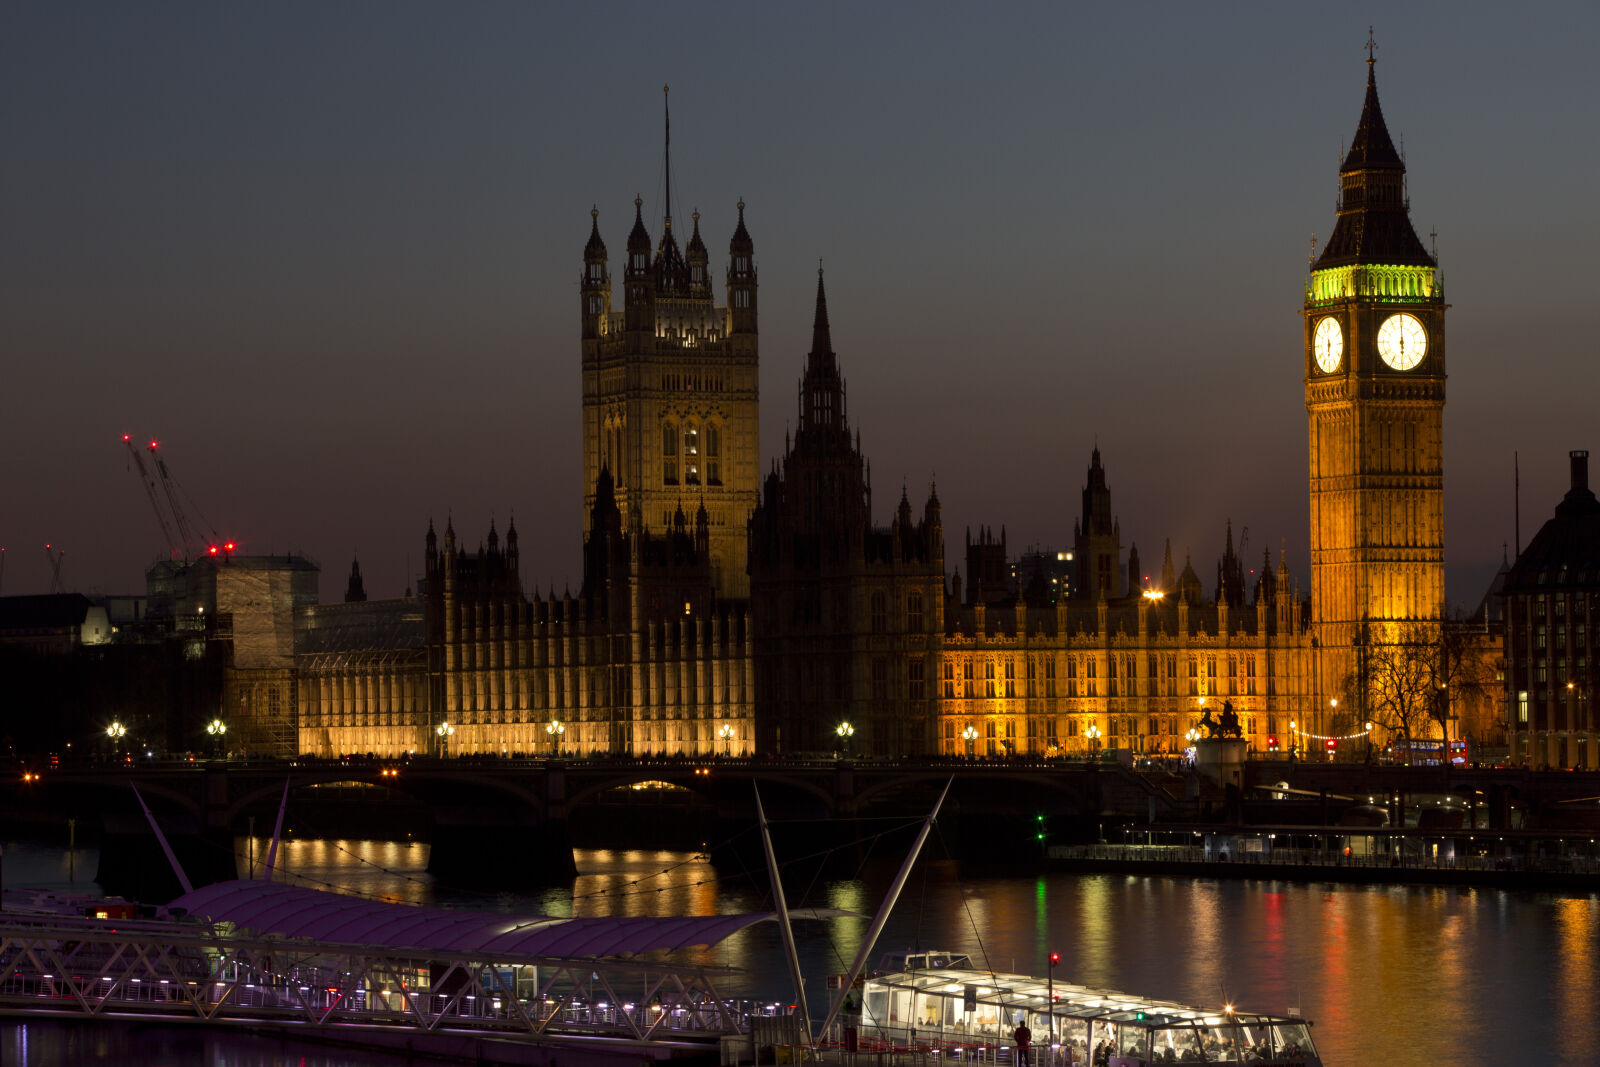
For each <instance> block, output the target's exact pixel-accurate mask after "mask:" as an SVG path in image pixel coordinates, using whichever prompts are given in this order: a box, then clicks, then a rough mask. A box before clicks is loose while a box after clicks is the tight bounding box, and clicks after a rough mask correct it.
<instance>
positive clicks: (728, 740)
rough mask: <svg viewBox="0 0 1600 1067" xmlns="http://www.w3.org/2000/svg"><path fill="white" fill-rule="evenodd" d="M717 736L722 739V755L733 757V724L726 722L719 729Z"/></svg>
mask: <svg viewBox="0 0 1600 1067" xmlns="http://www.w3.org/2000/svg"><path fill="white" fill-rule="evenodd" d="M717 736H718V737H720V738H722V754H723V755H724V756H731V755H733V723H731V722H725V723H723V724H722V725H721V726H719V727H717Z"/></svg>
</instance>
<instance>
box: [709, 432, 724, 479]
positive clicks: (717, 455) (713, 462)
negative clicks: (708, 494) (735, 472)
mask: <svg viewBox="0 0 1600 1067" xmlns="http://www.w3.org/2000/svg"><path fill="white" fill-rule="evenodd" d="M706 484H707V485H721V484H722V427H720V426H718V425H717V424H716V423H714V422H708V423H706Z"/></svg>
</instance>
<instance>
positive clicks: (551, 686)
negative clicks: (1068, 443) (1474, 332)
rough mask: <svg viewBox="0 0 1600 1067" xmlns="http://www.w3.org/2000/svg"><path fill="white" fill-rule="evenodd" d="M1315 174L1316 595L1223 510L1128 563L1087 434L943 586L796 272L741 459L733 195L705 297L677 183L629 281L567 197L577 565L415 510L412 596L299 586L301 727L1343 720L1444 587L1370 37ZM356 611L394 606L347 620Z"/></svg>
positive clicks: (642, 742) (1439, 465)
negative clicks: (1059, 525)
mask: <svg viewBox="0 0 1600 1067" xmlns="http://www.w3.org/2000/svg"><path fill="white" fill-rule="evenodd" d="M669 172H670V168H669ZM1340 181H1341V196H1340V202H1339V209H1338V221H1337V223H1336V225H1335V228H1334V232H1333V235H1332V236H1331V238H1330V239H1329V240H1328V242H1327V244H1326V246H1325V247H1324V248H1323V250H1322V252H1321V255H1320V256H1317V257H1315V258H1314V259H1313V261H1312V263H1311V265H1310V271H1309V273H1308V275H1307V279H1306V284H1305V295H1304V302H1303V307H1302V311H1303V314H1304V336H1303V341H1304V361H1305V362H1304V388H1305V402H1306V411H1307V424H1308V445H1309V447H1308V459H1309V466H1308V478H1309V485H1310V502H1311V503H1310V548H1311V553H1310V559H1309V564H1310V572H1311V585H1310V588H1309V590H1307V594H1308V595H1307V596H1305V597H1303V596H1302V592H1301V590H1300V589H1299V588H1298V587H1297V586H1296V584H1295V582H1294V581H1293V579H1292V578H1291V576H1290V572H1289V570H1288V567H1287V564H1286V562H1285V561H1284V560H1283V559H1280V560H1279V561H1278V564H1277V566H1276V568H1274V567H1272V566H1271V562H1270V560H1263V561H1262V563H1261V566H1260V570H1259V573H1257V572H1255V571H1252V570H1251V569H1250V568H1249V566H1248V565H1247V564H1246V562H1245V561H1243V560H1241V559H1240V557H1239V554H1238V553H1237V552H1236V551H1235V547H1234V541H1233V534H1232V529H1231V526H1230V527H1229V529H1228V531H1227V533H1226V535H1225V541H1224V547H1223V551H1222V557H1221V560H1220V562H1219V564H1218V565H1217V572H1216V585H1215V587H1214V590H1213V591H1212V592H1211V594H1210V595H1209V596H1208V595H1207V591H1206V590H1205V588H1204V587H1203V584H1202V582H1201V580H1200V578H1199V576H1198V575H1197V574H1196V571H1195V568H1194V565H1193V564H1192V562H1191V561H1189V560H1186V561H1185V565H1184V567H1183V569H1182V571H1181V573H1179V572H1178V571H1177V570H1176V568H1175V567H1174V565H1173V560H1172V554H1171V548H1170V543H1169V545H1168V547H1167V550H1166V552H1165V558H1164V559H1163V561H1162V566H1161V567H1160V568H1159V572H1158V573H1156V574H1155V575H1154V576H1152V575H1151V574H1145V573H1143V571H1142V568H1141V565H1140V561H1139V554H1138V548H1137V547H1136V546H1130V547H1129V548H1128V549H1127V550H1126V556H1124V548H1123V540H1122V538H1123V531H1122V529H1121V526H1120V523H1119V521H1118V519H1117V516H1116V515H1115V513H1114V512H1113V510H1112V507H1111V490H1110V486H1109V482H1108V479H1107V473H1106V468H1105V465H1104V463H1103V462H1102V459H1101V455H1100V451H1099V449H1098V448H1096V449H1095V450H1094V452H1093V454H1092V456H1091V458H1090V462H1089V466H1088V471H1087V475H1086V478H1085V482H1084V484H1083V486H1082V489H1081V503H1082V510H1081V513H1080V514H1079V515H1078V516H1076V518H1075V521H1074V523H1073V530H1072V549H1073V551H1072V554H1071V556H1070V557H1068V556H1067V554H1066V553H1062V554H1061V556H1060V557H1059V559H1058V560H1057V562H1058V563H1061V564H1064V563H1065V562H1066V561H1067V560H1069V559H1070V563H1071V567H1072V572H1071V573H1070V574H1068V573H1065V572H1063V573H1061V574H1055V573H1052V574H1049V575H1047V574H1045V573H1044V571H1043V570H1042V569H1040V568H1038V567H1037V565H1036V567H1035V569H1034V570H1033V571H1031V572H1030V571H1029V570H1028V569H1027V568H1026V567H1025V566H1024V567H1023V568H1020V569H1015V568H1014V567H1013V563H1012V561H1011V560H1010V559H1009V557H1008V546H1007V543H1006V536H1005V531H1004V528H1002V529H1001V531H1000V533H999V534H998V536H997V535H996V534H995V532H994V531H993V530H992V529H991V528H988V527H980V528H979V529H978V532H977V536H976V537H974V536H973V535H972V534H971V533H970V532H969V533H968V535H967V539H966V576H965V577H966V581H965V584H964V585H963V581H962V576H961V574H960V573H959V572H956V573H954V574H948V575H947V570H946V561H945V558H944V531H943V526H942V519H941V509H940V503H939V499H938V496H937V495H936V494H935V493H934V492H932V491H931V490H930V492H929V494H928V497H927V499H926V501H925V502H924V504H923V505H922V506H921V508H920V509H915V508H913V505H912V503H911V500H910V497H909V494H908V493H906V492H904V491H902V494H901V497H900V500H899V503H898V506H897V507H896V509H895V510H894V513H893V515H892V517H891V519H890V521H889V522H888V524H887V525H879V524H878V522H877V520H876V519H875V517H874V515H873V499H872V487H871V479H870V474H869V471H870V467H869V465H868V463H867V460H866V458H865V456H864V455H863V453H862V451H861V447H860V439H859V434H858V433H856V432H853V431H852V428H851V425H850V420H849V418H848V413H847V410H846V391H845V386H844V379H843V376H842V374H841V371H840V365H839V360H838V357H837V355H836V354H835V352H834V351H833V347H832V337H831V330H830V326H829V322H828V311H827V298H826V293H825V290H824V287H823V282H822V279H821V277H820V272H819V278H818V283H817V294H816V308H815V316H814V321H813V331H812V343H811V350H810V352H809V353H808V354H807V355H806V357H805V361H804V369H803V377H802V381H801V386H800V394H799V412H798V428H797V429H796V431H795V433H794V435H793V438H792V440H788V441H786V443H785V451H784V454H783V455H782V457H781V458H780V459H778V460H777V461H776V462H774V464H773V465H772V468H771V471H770V473H769V474H768V475H767V477H766V478H765V481H764V482H760V483H758V476H757V465H756V460H757V450H758V436H757V433H758V423H757V401H758V396H759V390H758V381H757V372H758V367H757V349H758V345H757V338H758V335H757V325H756V324H757V319H756V307H757V304H756V288H757V287H756V270H755V261H754V247H753V243H752V241H751V239H750V235H749V233H748V232H747V230H746V228H745V223H744V205H743V203H742V202H741V203H740V205H739V218H738V223H737V226H736V228H735V230H734V234H733V237H732V239H731V240H730V242H729V264H728V267H727V269H726V276H725V293H726V305H725V306H724V305H718V304H717V303H716V301H715V299H714V297H713V292H712V284H711V275H710V263H709V256H708V254H707V250H706V246H705V244H704V242H703V241H702V239H701V237H700V231H699V222H700V218H699V215H698V213H696V214H695V215H694V216H692V218H693V223H694V225H693V230H692V233H691V235H690V237H689V240H688V242H687V245H686V246H685V247H684V248H683V249H682V250H681V251H680V249H679V246H678V243H677V238H676V236H675V234H674V231H673V226H672V217H671V197H670V191H669V194H668V197H667V211H666V216H665V217H664V219H663V220H662V227H661V235H660V239H659V241H657V242H656V243H655V245H654V247H653V248H652V243H651V238H650V235H649V233H648V231H647V230H646V227H645V224H644V219H643V212H642V207H643V205H642V201H640V200H636V201H635V217H634V224H633V229H632V232H631V233H630V234H629V236H628V240H627V261H626V266H625V269H624V277H623V283H622V284H623V306H622V309H621V310H620V311H618V310H613V306H612V284H611V277H610V273H609V266H608V259H607V252H606V246H605V243H604V241H603V240H602V239H601V236H600V228H599V219H598V211H595V212H591V230H590V235H589V240H588V244H587V246H586V247H585V249H584V256H583V260H584V266H583V273H582V276H581V278H580V301H581V338H580V347H581V361H582V382H583V394H582V397H583V398H582V404H583V420H582V463H583V478H584V486H585V490H584V492H585V496H584V504H585V507H584V512H585V519H584V538H585V552H584V580H583V586H582V589H581V590H580V592H579V593H578V594H577V595H576V596H573V595H570V594H563V595H562V596H559V597H557V596H555V595H554V594H553V593H551V594H547V595H540V594H539V593H538V592H537V591H536V592H535V593H534V594H533V595H532V596H531V597H530V596H528V595H526V594H525V593H524V591H523V586H522V578H521V573H520V563H519V560H518V556H517V547H516V533H515V529H514V528H512V529H509V530H508V531H507V534H506V538H505V543H504V545H502V544H501V542H500V540H499V537H498V535H497V533H496V532H495V530H494V528H493V526H492V525H491V527H490V531H489V534H488V538H487V540H486V542H485V543H484V544H483V545H481V546H480V547H479V548H478V549H477V550H476V551H468V550H466V549H465V548H464V547H463V546H461V545H459V544H458V543H457V540H456V535H455V532H454V529H453V526H451V527H447V528H446V530H445V534H444V540H443V544H442V546H441V545H440V544H439V542H438V539H437V538H436V536H435V535H434V533H433V531H432V529H431V527H430V529H429V533H428V539H427V547H426V552H425V559H426V575H425V578H424V585H423V587H422V589H421V590H420V591H419V593H420V595H419V597H417V598H415V599H412V600H408V601H405V602H403V603H402V602H379V603H378V604H377V605H376V606H375V605H374V604H372V603H368V604H365V605H362V604H359V603H357V604H351V605H346V606H345V609H344V611H345V613H346V614H348V615H349V616H350V619H348V620H346V622H347V623H348V625H346V626H344V627H343V631H341V630H340V626H338V625H336V623H337V622H338V619H336V618H335V616H337V615H338V614H339V613H338V612H337V611H331V610H330V609H325V608H319V609H316V610H317V612H320V613H322V616H323V617H322V619H321V621H320V622H319V623H318V626H320V627H321V628H322V629H323V630H324V631H326V632H325V633H324V634H323V637H322V638H320V639H309V638H308V640H307V642H306V645H305V656H304V657H303V660H302V663H301V666H302V675H301V679H300V688H299V693H300V701H299V703H300V706H301V708H302V709H303V714H304V717H305V718H304V721H305V725H306V726H307V727H308V729H306V730H302V733H301V745H302V748H303V749H304V750H306V751H321V752H325V753H329V752H333V751H343V750H347V746H353V748H354V750H357V751H360V750H363V749H365V750H369V751H388V752H395V751H409V750H424V749H426V750H431V751H440V752H448V753H450V754H467V753H493V752H505V753H512V752H521V753H552V754H553V753H564V754H569V755H582V754H590V753H611V754H628V755H662V754H677V753H682V754H684V755H692V756H703V755H709V754H712V753H729V754H741V753H742V754H749V753H755V752H761V753H770V754H783V755H792V754H803V753H820V752H832V751H838V750H843V751H847V752H851V753H854V754H863V755H865V754H871V755H897V754H903V753H908V754H935V753H937V754H944V755H971V756H996V757H998V756H1006V755H1044V756H1052V755H1075V754H1086V753H1089V752H1092V751H1094V750H1095V749H1106V748H1111V749H1125V750H1132V751H1137V752H1144V753H1151V752H1157V753H1170V752H1176V751H1180V750H1182V749H1183V748H1185V747H1187V745H1188V743H1189V737H1190V734H1191V732H1192V731H1194V730H1195V729H1196V728H1197V726H1198V724H1199V722H1200V720H1201V719H1202V718H1203V717H1205V716H1206V715H1207V714H1208V713H1213V712H1217V711H1220V710H1221V709H1222V707H1223V706H1224V705H1228V706H1229V707H1230V708H1231V710H1232V711H1233V712H1234V713H1235V714H1236V715H1237V716H1238V720H1239V722H1240V725H1241V726H1242V728H1243V730H1244V734H1245V738H1246V740H1247V741H1248V742H1249V744H1250V746H1251V747H1252V748H1253V749H1256V750H1268V749H1277V750H1280V751H1282V750H1287V749H1290V748H1295V749H1298V750H1299V751H1301V752H1302V753H1309V752H1311V751H1313V750H1316V751H1322V750H1323V748H1324V746H1325V744H1326V743H1327V742H1328V741H1329V740H1330V739H1333V740H1335V743H1337V739H1338V738H1341V737H1343V738H1349V737H1351V736H1352V735H1353V734H1355V733H1359V732H1360V731H1361V730H1362V728H1363V720H1364V719H1365V717H1366V716H1365V712H1366V711H1367V706H1368V704H1367V697H1368V695H1369V694H1368V693H1367V692H1366V686H1365V682H1364V681H1362V680H1360V679H1358V678H1357V674H1358V671H1359V664H1360V663H1361V662H1364V659H1363V654H1370V653H1371V651H1372V649H1373V648H1374V647H1375V646H1376V645H1377V644H1379V643H1382V642H1384V641H1386V640H1393V639H1394V634H1393V631H1395V629H1396V628H1397V627H1399V626H1402V625H1405V626H1409V627H1414V626H1417V625H1422V626H1431V627H1433V628H1434V629H1435V630H1436V631H1437V630H1439V629H1440V628H1441V627H1442V620H1443V615H1444V585H1443V558H1444V557H1443V525H1442V516H1443V503H1442V501H1443V431H1442V426H1443V407H1444V389H1445V356H1444V313H1445V309H1446V305H1445V304H1444V298H1443V291H1442V288H1441V282H1440V277H1439V273H1438V268H1437V262H1436V259H1435V257H1434V256H1433V255H1432V254H1431V253H1430V252H1428V251H1427V250H1425V249H1424V248H1423V246H1422V244H1421V242H1420V241H1418V239H1417V237H1416V234H1415V232H1414V231H1413V229H1412V226H1411V223H1410V220H1409V216H1408V202H1407V198H1406V190H1405V164H1404V162H1403V160H1402V159H1401V158H1400V155H1399V153H1398V152H1396V151H1395V148H1394V144H1393V142H1392V140H1391V139H1390V136H1389V134H1388V131H1387V129H1386V127H1385V125H1384V120H1383V115H1382V111H1381V109H1380V107H1379V102H1378V96H1377V88H1376V81H1375V77H1374V75H1373V72H1372V69H1371V67H1370V66H1369V71H1368V78H1367V86H1366V97H1365V101H1364V105H1363V109H1362V114H1361V119H1360V122H1359V124H1358V127H1357V133H1356V138H1355V141H1354V142H1353V144H1352V146H1351V148H1350V151H1349V153H1348V155H1347V156H1346V158H1345V160H1344V162H1343V164H1342V166H1341V168H1340ZM1069 579H1070V581H1069ZM1069 585H1070V586H1071V589H1070V595H1069V592H1068V586H1069ZM384 603H387V604H389V605H390V606H389V607H383V606H382V605H383V604H384ZM419 612H420V617H419V616H418V613H419ZM385 613H387V615H385ZM368 616H371V617H372V618H377V617H379V616H383V617H392V618H399V617H401V616H404V619H405V620H406V623H405V625H399V624H395V625H392V626H390V627H389V634H390V636H389V638H387V639H385V638H383V637H381V636H374V635H376V634H377V631H378V630H379V629H382V627H376V628H375V625H376V624H372V623H370V622H369V623H363V624H362V625H364V626H366V628H367V631H370V633H368V635H367V636H362V635H360V634H356V633H355V631H357V630H360V629H361V627H360V626H357V625H355V624H356V623H358V622H360V620H361V619H362V618H367V617H368ZM311 617H312V616H310V615H308V616H307V618H308V619H310V618H311ZM316 628H317V627H309V628H308V632H309V631H310V630H313V629H316ZM336 631H340V632H344V637H342V638H340V640H342V641H343V642H344V645H343V646H340V647H335V646H338V645H339V642H338V641H335V640H334V635H335V632H336ZM384 640H388V641H389V643H390V645H391V646H393V647H389V648H380V647H379V646H381V645H383V643H384ZM319 641H320V643H319ZM356 646H361V647H360V648H357V647H356ZM366 646H372V647H366ZM1358 652H1359V653H1362V654H1358ZM1352 679H1356V680H1355V681H1352ZM1543 743H1544V742H1543V741H1541V742H1540V744H1543ZM385 746H386V747H385Z"/></svg>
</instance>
